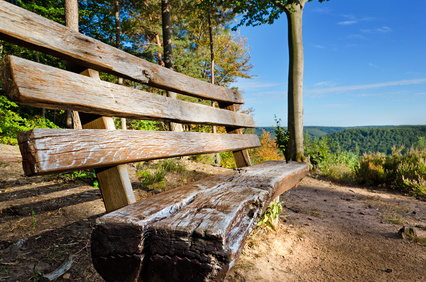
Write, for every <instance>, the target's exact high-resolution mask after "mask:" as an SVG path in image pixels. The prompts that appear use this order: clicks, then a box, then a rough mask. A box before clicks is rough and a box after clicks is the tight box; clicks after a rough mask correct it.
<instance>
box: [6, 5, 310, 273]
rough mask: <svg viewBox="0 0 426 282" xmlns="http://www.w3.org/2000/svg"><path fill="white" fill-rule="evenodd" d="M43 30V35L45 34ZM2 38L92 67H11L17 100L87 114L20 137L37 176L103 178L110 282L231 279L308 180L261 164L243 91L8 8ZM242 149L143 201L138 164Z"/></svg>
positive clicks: (99, 241)
mask: <svg viewBox="0 0 426 282" xmlns="http://www.w3.org/2000/svg"><path fill="white" fill-rule="evenodd" d="M34 30H37V32H33V31H34ZM0 39H1V40H6V41H9V42H11V43H15V44H19V45H22V46H26V47H29V48H32V49H34V50H39V51H42V52H44V53H47V54H51V55H54V56H56V57H59V58H62V59H64V60H67V61H68V62H72V63H74V64H77V65H79V66H83V67H85V68H87V69H86V70H85V71H84V72H82V73H80V74H79V73H73V72H69V71H65V70H60V69H57V68H53V67H50V66H45V65H41V64H38V63H34V62H31V61H28V60H24V59H21V58H18V57H14V56H9V57H6V58H4V60H3V61H2V62H1V65H0V69H1V72H0V76H1V81H2V84H3V88H4V90H5V93H6V94H7V95H8V97H9V98H10V99H12V100H13V101H16V102H18V103H20V104H23V105H31V106H36V107H43V108H49V109H62V110H65V109H66V110H75V111H79V112H81V113H85V115H84V114H83V115H81V119H82V123H83V128H84V129H81V130H71V129H34V130H31V131H28V132H24V133H21V134H20V135H19V136H18V140H19V146H20V149H21V153H22V157H23V168H24V171H25V174H26V175H39V174H49V173H58V172H64V171H73V170H79V169H89V168H95V169H96V174H97V177H98V180H99V184H100V189H101V192H102V197H103V200H104V203H105V207H106V210H107V212H109V213H107V214H106V215H104V216H102V217H100V218H99V219H98V220H97V225H96V227H95V228H94V230H93V233H92V249H91V250H92V258H93V263H94V266H95V268H96V269H97V271H98V272H99V273H100V274H101V275H102V277H103V278H104V279H106V280H107V281H139V280H144V281H162V280H165V281H205V280H220V279H222V278H223V277H224V276H225V275H226V272H227V271H228V270H229V269H230V268H231V267H232V266H233V265H234V263H235V262H236V261H237V259H238V257H239V255H240V253H241V251H242V248H243V246H244V243H245V241H246V239H247V236H248V235H249V234H250V232H251V231H252V230H253V229H254V227H255V226H256V224H257V223H258V221H259V218H260V216H261V214H262V213H263V211H265V209H266V208H267V206H268V204H269V203H270V202H271V201H272V200H273V199H274V198H276V197H277V196H279V195H280V194H281V193H283V192H284V191H286V190H288V189H290V188H292V187H294V186H296V185H297V184H298V183H299V181H300V180H301V179H302V178H303V176H304V175H306V173H307V167H306V165H305V164H301V163H293V162H291V163H285V162H266V163H263V164H260V165H256V166H250V165H251V164H250V158H249V156H248V153H247V149H249V148H254V147H258V146H260V143H259V139H258V137H257V136H256V135H253V134H238V133H241V128H244V127H248V128H253V127H255V124H254V120H253V117H252V116H250V115H247V114H243V113H238V112H236V111H235V108H236V107H237V106H238V105H241V104H243V103H244V99H243V96H242V94H241V93H240V92H238V91H235V90H231V89H227V88H223V87H219V86H216V85H212V84H209V83H206V82H202V81H200V80H197V79H194V78H190V77H187V76H185V75H182V74H179V73H176V72H174V71H172V70H169V69H166V68H163V67H161V66H158V65H155V64H153V63H149V62H147V61H145V60H142V59H140V58H137V57H135V56H132V55H130V54H127V53H125V52H123V51H120V50H118V49H116V48H114V47H111V46H109V45H106V44H104V43H101V42H99V41H97V40H94V39H92V38H89V37H87V36H84V35H82V34H80V33H78V32H75V31H72V30H70V29H68V28H66V27H65V26H62V25H60V24H57V23H55V22H52V21H50V20H48V19H45V18H43V17H41V16H38V15H36V14H34V13H31V12H28V11H26V10H24V9H21V8H19V7H17V6H14V5H12V4H9V3H7V2H5V1H2V0H0ZM98 71H102V72H107V73H110V74H114V75H118V76H121V77H125V78H127V79H130V80H133V81H136V82H140V83H144V84H147V85H149V86H154V87H157V88H161V89H164V90H170V91H174V92H178V93H181V94H184V95H189V96H193V97H197V98H201V99H208V100H212V101H216V102H218V104H219V107H220V108H213V107H208V106H204V105H200V104H195V103H189V102H184V101H180V100H176V99H172V98H167V97H163V96H160V95H157V94H152V93H148V92H144V91H140V90H137V89H133V88H129V87H125V86H121V85H117V84H112V83H108V82H105V81H101V80H100V79H99V73H98ZM113 116H115V117H126V118H133V119H149V120H161V121H170V122H178V123H190V124H209V125H220V126H225V128H226V131H227V132H228V133H231V134H213V133H199V132H158V131H157V132H151V131H132V130H127V131H124V130H114V129H115V127H114V123H113V120H112V118H111V117H113ZM222 151H233V152H234V157H235V160H236V163H237V166H238V167H239V168H238V169H237V170H236V171H234V172H232V173H225V174H220V175H216V176H211V177H208V178H206V179H204V180H202V181H200V182H198V183H196V184H191V185H186V186H182V187H179V188H175V189H173V190H170V191H167V192H164V193H160V194H158V195H156V196H153V197H150V198H148V199H146V200H144V201H140V202H135V197H134V195H133V191H132V188H131V183H130V180H129V177H128V175H127V168H126V166H125V165H123V164H126V163H131V162H139V161H145V160H152V159H161V158H168V157H177V156H185V155H191V154H206V153H213V152H222Z"/></svg>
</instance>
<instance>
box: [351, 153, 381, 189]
mask: <svg viewBox="0 0 426 282" xmlns="http://www.w3.org/2000/svg"><path fill="white" fill-rule="evenodd" d="M385 161H386V156H385V155H382V154H380V152H378V153H377V154H367V153H364V155H363V157H362V158H361V160H360V163H359V166H358V167H357V168H356V169H355V178H356V180H357V182H358V183H360V184H365V185H370V186H373V185H379V184H383V183H385V182H386V174H385V169H384V164H385Z"/></svg>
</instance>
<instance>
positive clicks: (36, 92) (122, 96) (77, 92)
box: [0, 56, 255, 127]
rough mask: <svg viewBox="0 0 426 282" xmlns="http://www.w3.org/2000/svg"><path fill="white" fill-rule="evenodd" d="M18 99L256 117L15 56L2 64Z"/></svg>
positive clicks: (134, 112)
mask: <svg viewBox="0 0 426 282" xmlns="http://www.w3.org/2000/svg"><path fill="white" fill-rule="evenodd" d="M0 69H2V72H1V74H0V76H1V79H2V82H3V87H4V89H5V92H6V93H7V94H8V96H9V97H10V98H11V99H12V100H13V101H15V102H17V103H20V104H24V105H30V106H33V107H41V108H49V109H62V110H68V109H70V110H75V111H79V112H85V113H92V114H99V115H103V116H121V117H128V118H135V119H154V120H167V121H177V122H180V123H201V124H218V125H226V126H239V127H255V122H254V119H253V117H252V116H251V115H248V114H242V113H234V112H231V111H227V110H223V109H217V108H212V107H209V106H205V105H200V104H195V103H190V102H185V101H180V100H177V99H172V98H168V97H164V96H161V95H157V94H153V93H148V92H144V91H141V90H137V89H133V88H129V87H124V86H122V85H117V84H113V83H109V82H105V81H101V80H99V79H94V78H90V77H86V76H83V75H79V74H75V73H72V72H68V71H65V70H60V69H57V68H53V67H50V66H46V65H42V64H38V63H35V62H31V61H28V60H25V59H21V58H18V57H14V56H9V57H6V58H4V59H3V61H2V62H1V65H0Z"/></svg>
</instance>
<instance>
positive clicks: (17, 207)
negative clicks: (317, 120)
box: [0, 145, 426, 281]
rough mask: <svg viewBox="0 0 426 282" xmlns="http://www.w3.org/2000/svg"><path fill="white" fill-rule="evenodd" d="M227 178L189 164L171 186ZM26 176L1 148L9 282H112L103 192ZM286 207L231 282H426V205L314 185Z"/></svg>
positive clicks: (4, 270) (3, 276) (0, 246)
mask: <svg viewBox="0 0 426 282" xmlns="http://www.w3.org/2000/svg"><path fill="white" fill-rule="evenodd" d="M223 170H225V169H222V168H217V167H213V166H208V165H201V164H194V163H190V162H188V163H187V172H186V173H185V175H184V177H185V178H184V180H183V178H179V177H180V176H179V175H171V176H168V178H169V179H168V180H169V181H171V182H172V183H175V184H179V183H182V182H188V181H195V180H197V179H200V178H202V177H204V176H205V175H207V174H212V173H218V172H220V171H223ZM22 173H23V172H22V169H21V165H20V155H19V150H18V149H17V147H16V146H6V145H0V281H30V280H34V279H36V278H39V277H40V276H41V274H42V273H43V274H48V273H50V272H52V271H54V270H55V269H57V268H58V267H59V266H60V265H61V264H62V263H63V261H65V260H67V259H69V258H70V257H71V255H72V266H71V269H70V270H69V271H68V272H67V273H66V274H65V275H63V276H61V277H60V278H59V279H57V280H56V281H102V279H101V278H100V276H99V275H98V274H97V273H96V271H95V270H94V268H93V266H92V264H91V258H90V232H91V229H92V226H93V225H94V222H95V220H96V218H97V217H99V216H101V215H102V214H104V212H105V209H104V207H103V203H102V200H101V198H100V193H99V190H98V189H95V188H93V187H92V186H91V185H90V183H86V182H84V181H81V180H75V181H68V180H66V179H64V177H63V176H61V175H59V176H58V175H56V176H43V177H32V178H28V177H24V176H23V175H22ZM129 173H130V175H131V176H132V182H133V186H134V190H135V194H136V197H137V198H138V199H142V198H144V197H149V196H150V195H152V194H153V193H155V191H152V190H149V189H147V188H146V187H143V185H142V184H141V183H140V182H139V181H138V179H137V177H135V166H129ZM281 200H282V201H284V202H285V206H286V209H285V210H284V212H283V214H282V215H281V217H280V225H279V227H278V230H277V232H268V231H266V230H265V229H261V228H259V229H256V230H255V231H254V232H253V234H252V236H251V237H250V239H249V240H248V242H247V244H246V247H245V249H244V252H243V254H242V256H241V258H240V260H239V262H238V264H237V265H236V266H235V267H234V268H233V269H232V270H231V271H230V272H229V274H228V276H227V277H226V280H227V281H342V280H346V281H425V277H426V268H425V265H426V246H425V244H424V242H423V243H422V242H421V237H424V236H426V203H425V202H422V201H419V200H416V199H415V198H411V197H407V196H404V195H400V194H394V193H392V192H389V191H387V190H381V191H379V190H373V189H365V188H359V187H344V186H337V185H335V184H332V183H330V182H327V181H324V180H320V179H316V178H315V177H312V176H311V177H306V178H305V179H304V180H303V181H302V183H301V185H300V186H299V187H298V188H296V189H292V190H290V191H289V192H288V193H286V194H285V195H283V196H282V197H281ZM404 225H406V226H415V230H416V232H417V235H418V237H417V240H412V239H402V238H401V235H399V234H398V231H399V229H400V228H401V227H402V226H404ZM419 241H420V242H419Z"/></svg>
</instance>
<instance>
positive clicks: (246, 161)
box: [219, 103, 251, 168]
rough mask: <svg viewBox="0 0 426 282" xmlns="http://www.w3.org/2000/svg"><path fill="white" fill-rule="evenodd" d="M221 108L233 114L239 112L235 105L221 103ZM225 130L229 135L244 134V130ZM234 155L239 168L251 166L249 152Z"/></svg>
mask: <svg viewBox="0 0 426 282" xmlns="http://www.w3.org/2000/svg"><path fill="white" fill-rule="evenodd" d="M219 108H223V109H227V110H229V111H233V112H236V111H237V107H236V105H235V104H225V103H219ZM225 129H226V132H227V133H229V134H243V130H242V129H241V128H236V127H230V126H226V127H225ZM233 153H234V159H235V163H236V164H237V167H238V168H239V167H245V166H251V160H250V155H249V153H248V150H241V151H233Z"/></svg>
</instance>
